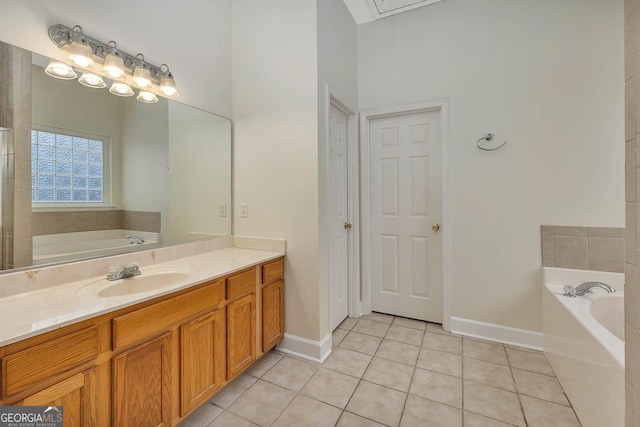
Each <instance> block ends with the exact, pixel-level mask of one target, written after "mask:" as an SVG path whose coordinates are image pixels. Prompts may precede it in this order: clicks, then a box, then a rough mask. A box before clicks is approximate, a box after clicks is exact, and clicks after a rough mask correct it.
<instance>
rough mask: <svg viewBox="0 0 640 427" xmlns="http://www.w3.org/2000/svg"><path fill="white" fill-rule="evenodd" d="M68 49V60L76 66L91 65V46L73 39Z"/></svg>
mask: <svg viewBox="0 0 640 427" xmlns="http://www.w3.org/2000/svg"><path fill="white" fill-rule="evenodd" d="M70 49H71V52H70V53H69V60H71V62H73V63H74V64H76V65H77V66H78V67H89V66H91V65H93V58H92V52H91V46H89V45H88V44H86V43H84V42H82V41H74V42H73V43H71V45H70Z"/></svg>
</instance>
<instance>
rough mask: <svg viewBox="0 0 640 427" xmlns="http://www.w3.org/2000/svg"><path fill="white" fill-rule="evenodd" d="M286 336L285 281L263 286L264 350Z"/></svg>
mask: <svg viewBox="0 0 640 427" xmlns="http://www.w3.org/2000/svg"><path fill="white" fill-rule="evenodd" d="M282 337H284V282H283V281H282V280H278V281H277V282H275V283H272V284H271V285H267V286H265V287H264V288H262V351H263V352H266V351H267V350H269V349H271V348H273V347H274V346H275V345H276V344H278V343H279V342H280V340H281V339H282Z"/></svg>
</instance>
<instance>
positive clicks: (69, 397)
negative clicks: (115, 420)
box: [18, 368, 97, 427]
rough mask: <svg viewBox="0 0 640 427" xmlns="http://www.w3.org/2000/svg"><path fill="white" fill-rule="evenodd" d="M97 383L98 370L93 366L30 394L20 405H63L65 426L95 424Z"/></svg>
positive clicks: (80, 426) (81, 426) (83, 426)
mask: <svg viewBox="0 0 640 427" xmlns="http://www.w3.org/2000/svg"><path fill="white" fill-rule="evenodd" d="M95 385H96V370H95V368H92V369H90V370H88V371H85V372H82V373H80V374H77V375H74V376H73V377H71V378H67V379H66V380H64V381H61V382H59V383H57V384H54V385H52V386H51V387H48V388H46V389H44V390H42V391H41V392H39V393H36V394H34V395H32V396H29V397H27V398H26V399H24V400H23V401H22V402H20V403H18V405H24V406H63V407H64V408H63V415H64V426H65V427H76V426H77V427H85V426H95V425H97V421H96V390H95Z"/></svg>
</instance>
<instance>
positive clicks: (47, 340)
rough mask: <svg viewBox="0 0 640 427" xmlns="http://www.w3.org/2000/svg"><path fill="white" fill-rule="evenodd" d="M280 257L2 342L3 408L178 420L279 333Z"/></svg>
mask: <svg viewBox="0 0 640 427" xmlns="http://www.w3.org/2000/svg"><path fill="white" fill-rule="evenodd" d="M283 267H284V264H283V259H279V260H276V261H273V262H269V263H265V264H263V265H258V266H255V267H251V268H247V269H245V270H242V271H240V272H237V273H233V274H230V275H228V276H226V277H223V278H220V279H216V280H213V281H210V282H208V283H203V284H201V285H197V286H194V287H193V288H189V289H185V290H183V291H177V292H175V293H174V294H171V295H165V296H161V297H158V298H156V299H154V300H151V301H146V302H142V303H139V304H137V305H134V306H132V307H127V308H123V309H120V310H116V311H114V312H111V313H107V314H103V315H100V316H97V317H95V318H92V319H88V320H85V321H82V322H79V323H76V324H73V325H69V326H66V327H63V328H60V329H58V330H55V331H51V332H47V333H45V334H42V335H39V336H36V337H33V338H29V339H26V340H23V341H19V342H17V343H13V344H10V345H7V346H5V347H0V405H47V406H53V405H62V406H64V421H65V426H67V427H68V426H83V427H84V426H90V427H93V426H100V427H103V426H104V427H107V426H112V427H116V426H117V427H127V426H130V427H146V426H152V427H159V426H175V425H177V424H178V423H179V422H180V421H181V420H182V419H183V418H184V417H186V416H187V415H188V414H189V413H190V412H192V411H193V410H194V409H196V408H197V407H198V406H200V405H201V404H202V403H203V402H205V401H206V400H208V399H210V398H211V397H212V396H213V394H215V393H216V392H217V391H218V390H219V389H220V388H222V387H223V386H224V385H226V384H227V383H228V382H229V381H231V380H232V379H233V378H234V377H236V376H237V375H238V374H239V373H241V372H242V371H244V370H245V369H246V368H247V367H249V366H250V365H251V364H252V363H253V362H254V361H255V359H256V357H257V356H258V355H261V354H262V353H263V351H267V350H269V349H270V348H272V347H273V346H275V345H276V344H277V343H278V342H279V341H280V340H281V339H282V337H283V336H284V321H283V319H284V311H283V309H284V296H283V293H284V282H283V277H284V274H283V273H284V272H283Z"/></svg>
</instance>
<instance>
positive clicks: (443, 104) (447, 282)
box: [360, 99, 452, 331]
mask: <svg viewBox="0 0 640 427" xmlns="http://www.w3.org/2000/svg"><path fill="white" fill-rule="evenodd" d="M431 111H438V112H440V126H441V134H442V136H441V138H442V140H441V141H442V142H441V143H442V158H441V162H442V186H441V190H442V212H441V215H442V326H443V327H444V329H445V330H447V331H449V330H451V326H450V325H451V235H452V234H451V216H450V204H451V203H450V197H449V173H450V165H449V100H448V99H436V100H433V101H425V102H418V103H415V104H408V105H399V106H393V107H386V108H378V109H375V110H367V111H361V112H360V182H361V186H360V190H361V191H360V203H361V205H362V211H361V213H360V215H361V220H362V240H361V242H362V272H361V275H362V304H363V307H362V308H363V311H364V313H366V314H368V313H371V197H370V169H369V155H370V152H369V121H370V120H373V119H380V118H384V117H390V116H397V115H404V114H410V113H422V112H431Z"/></svg>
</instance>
